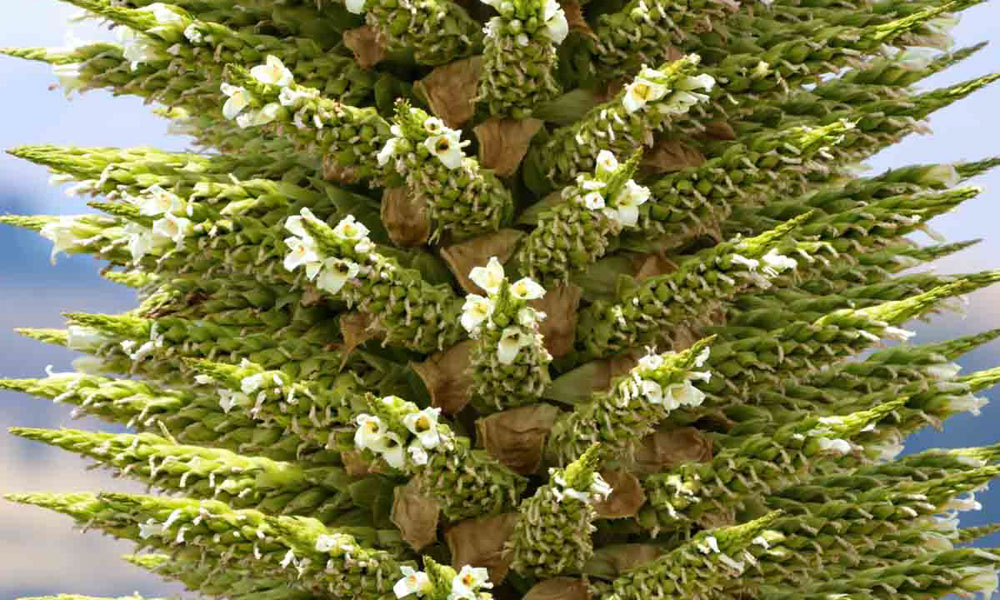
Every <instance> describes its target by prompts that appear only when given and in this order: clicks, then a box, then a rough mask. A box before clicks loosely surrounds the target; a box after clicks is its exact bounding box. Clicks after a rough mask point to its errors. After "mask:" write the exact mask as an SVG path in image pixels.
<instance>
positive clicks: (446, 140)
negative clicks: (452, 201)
mask: <svg viewBox="0 0 1000 600" xmlns="http://www.w3.org/2000/svg"><path fill="white" fill-rule="evenodd" d="M410 114H411V116H418V115H420V114H421V113H420V112H418V111H416V110H415V109H410ZM389 131H390V132H391V133H392V137H391V138H389V140H388V141H387V142H386V143H385V145H384V146H383V147H382V150H380V151H379V153H378V157H377V158H378V164H379V166H380V167H384V166H386V165H387V164H389V161H390V160H392V159H393V157H396V156H402V155H403V154H405V153H407V152H411V151H415V152H417V153H421V152H422V151H421V150H420V148H421V147H422V148H423V150H425V151H426V152H427V153H428V154H430V155H431V156H434V157H436V158H437V159H438V160H439V161H441V164H443V165H444V166H445V167H447V168H448V169H457V168H459V167H461V166H462V161H463V160H464V159H465V154H464V153H463V152H462V148H464V147H466V146H468V145H469V144H470V143H471V142H469V141H468V140H466V141H464V142H463V141H462V132H461V131H458V130H455V129H451V128H450V127H448V126H447V125H445V124H444V121H442V120H441V119H439V118H437V117H427V118H425V119H424V120H423V131H422V132H418V133H417V134H414V133H410V134H409V135H407V133H409V132H404V131H403V127H402V126H400V125H399V124H398V123H397V124H394V125H393V126H392V127H391V128H390V130H389ZM421 134H422V135H421Z"/></svg>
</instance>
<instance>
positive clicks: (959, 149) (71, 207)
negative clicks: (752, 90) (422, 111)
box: [0, 0, 1000, 600]
mask: <svg viewBox="0 0 1000 600" xmlns="http://www.w3.org/2000/svg"><path fill="white" fill-rule="evenodd" d="M0 8H2V9H3V10H2V11H0V14H3V15H4V18H3V19H0V46H42V45H49V46H59V45H63V44H64V42H65V39H66V38H65V36H66V33H67V32H68V31H69V30H70V29H71V28H72V30H73V32H74V34H75V35H76V36H77V37H78V38H81V39H96V38H97V36H100V35H102V34H103V33H104V32H98V31H97V30H96V29H94V28H93V27H92V26H89V27H88V26H83V25H79V24H74V25H72V26H70V25H67V21H68V19H70V18H71V17H73V16H75V15H76V14H77V11H76V9H74V8H72V7H70V6H68V5H65V4H60V3H57V2H55V0H0ZM997 23H1000V2H993V3H992V4H990V5H986V6H980V7H977V8H974V9H972V10H969V11H968V12H967V13H966V14H965V16H964V17H963V19H962V22H961V24H960V25H959V26H958V27H957V28H956V30H955V32H954V34H955V38H956V40H957V42H958V43H959V44H961V45H968V44H973V43H976V42H979V41H983V40H990V39H992V40H993V41H994V42H1000V34H998V33H997V32H998V29H997V27H996V24H997ZM994 46H996V47H988V48H987V49H986V50H985V51H983V52H980V53H979V54H978V55H977V56H975V57H974V58H972V59H970V60H967V61H966V62H964V63H962V64H961V65H959V66H958V67H956V68H953V69H951V70H950V71H949V72H947V73H944V74H940V75H938V76H936V77H935V78H934V79H933V80H931V81H928V82H927V83H928V85H933V86H940V85H947V84H950V83H952V82H956V81H960V80H963V79H967V78H971V77H975V76H978V75H982V74H985V73H988V72H990V71H991V70H995V69H997V65H1000V44H994ZM54 82H55V78H54V77H53V76H52V75H51V73H50V71H49V69H48V68H47V67H46V66H45V65H42V64H39V63H30V62H26V61H21V60H15V59H10V58H7V57H0V148H4V149H5V148H10V147H12V146H16V145H19V144H35V143H58V144H75V145H81V146H99V145H106V146H134V145H156V146H159V147H161V148H165V149H174V150H179V149H183V147H184V140H183V139H181V138H177V137H170V136H167V127H166V122H165V121H163V120H161V119H159V118H157V117H155V116H153V115H152V114H151V113H150V111H149V109H148V107H145V106H143V104H142V103H141V102H140V101H139V100H137V99H136V98H131V97H122V98H112V97H111V96H110V94H107V93H102V92H90V93H88V94H86V95H85V96H77V97H74V98H72V99H70V100H67V99H66V98H65V97H64V96H63V94H62V92H61V91H59V90H52V89H49V88H50V86H51V85H52V84H53V83H54ZM998 107H1000V85H995V86H993V87H990V88H988V89H986V90H984V91H981V92H979V93H978V94H976V95H974V96H972V97H971V98H969V99H967V100H965V101H963V102H961V103H959V104H957V105H955V106H952V107H950V108H948V109H946V110H944V111H942V112H940V113H938V114H937V115H935V116H934V118H933V119H932V121H931V125H932V127H933V129H934V132H935V135H934V136H933V137H930V136H914V137H911V138H909V139H907V140H906V141H905V142H904V143H902V144H899V145H897V146H895V147H893V148H891V149H889V150H887V151H886V152H884V153H882V154H881V155H879V156H877V157H876V158H875V159H874V160H872V161H871V163H870V165H871V167H872V168H873V172H880V171H882V170H884V169H886V168H889V167H894V166H902V165H906V164H913V163H926V162H948V161H957V160H975V159H980V158H982V157H985V156H989V155H990V154H991V153H994V154H1000V118H998V116H997V108H998ZM977 183H980V184H981V185H983V186H984V187H985V188H986V189H987V191H986V193H984V194H982V195H981V196H980V197H978V198H976V199H974V200H972V201H970V202H967V203H966V204H965V205H963V206H962V207H961V208H960V210H959V211H957V212H956V213H952V214H949V215H945V216H942V217H939V218H938V219H936V220H935V221H934V222H933V223H932V226H933V228H934V230H935V231H936V232H937V233H939V234H940V235H942V236H944V237H945V238H947V239H948V240H950V241H957V240H965V239H972V238H984V239H985V241H984V242H983V243H981V244H979V245H978V246H976V247H973V248H971V249H968V250H966V251H964V252H963V253H961V254H960V255H958V256H953V257H949V258H948V259H946V260H944V261H941V262H940V263H938V265H937V266H936V268H937V269H938V270H939V271H941V272H946V273H957V272H969V271H978V270H983V269H991V268H997V267H1000V234H998V233H997V232H996V229H997V224H998V222H1000V219H998V217H1000V210H998V207H997V203H998V202H1000V195H998V193H997V192H995V191H991V188H992V189H993V190H996V189H1000V185H997V184H998V183H1000V174H997V173H994V174H991V175H987V176H985V177H983V178H981V180H980V181H979V182H977ZM85 211H86V207H85V206H84V202H83V200H81V199H79V198H71V197H67V196H65V195H64V194H63V193H62V192H61V191H60V189H59V188H57V187H53V186H50V185H49V183H48V173H47V172H46V171H45V169H43V168H41V167H36V166H34V165H31V164H30V163H27V162H24V161H19V160H16V159H14V158H12V157H10V156H8V155H6V154H4V155H2V156H0V214H4V213H18V214H74V213H80V212H85ZM99 268H100V265H99V264H98V263H97V261H94V260H91V259H89V258H87V257H72V258H67V257H60V258H59V260H58V263H57V264H55V265H52V264H50V263H49V244H48V242H46V241H45V240H42V239H41V238H39V237H38V236H36V235H35V234H32V233H29V232H23V231H20V230H15V229H12V228H9V227H3V228H2V229H0V375H2V376H4V377H38V376H41V375H43V369H44V367H45V366H46V365H53V367H54V368H55V369H56V370H68V369H69V367H70V361H71V360H72V359H73V358H74V355H73V353H71V352H69V351H67V350H63V349H60V348H54V347H50V346H45V345H42V344H39V343H36V342H32V341H30V340H26V339H24V338H21V337H19V336H17V335H16V334H14V332H13V331H12V330H13V328H14V327H59V326H62V319H61V318H60V313H61V312H62V311H68V310H73V311H87V312H109V313H113V312H118V311H122V310H127V309H129V308H132V307H133V306H134V304H135V299H134V297H133V294H132V293H131V292H129V291H128V290H125V289H123V288H119V287H116V286H114V285H112V284H110V283H108V282H106V281H104V280H102V279H101V278H99V277H98V275H97V271H98V269H99ZM998 301H1000V287H998V288H996V289H994V290H984V291H981V292H978V293H976V294H974V295H972V296H971V297H970V302H969V305H968V307H967V309H966V311H965V314H964V315H959V314H947V315H944V316H942V317H939V318H937V319H936V320H935V322H934V323H933V324H931V325H926V324H916V325H915V326H914V327H911V328H912V329H915V330H916V331H917V332H918V336H917V338H916V341H918V342H930V341H935V340H940V339H946V338H951V337H956V336H958V335H967V334H971V333H976V332H980V331H983V330H986V329H989V328H992V327H997V326H1000V302H998ZM998 350H1000V342H996V343H993V344H990V345H987V346H984V347H981V348H979V349H977V350H976V351H975V352H972V353H971V354H969V355H968V356H966V357H965V358H963V359H962V360H961V361H960V362H961V363H962V365H963V367H964V370H965V372H972V371H976V370H979V369H983V368H988V367H993V366H996V365H997V364H1000V352H998ZM987 396H989V397H991V398H995V397H996V394H995V393H993V392H990V393H988V394H987ZM998 419H1000V402H997V403H996V405H991V406H987V407H986V408H985V409H984V410H983V412H982V415H981V416H979V417H973V416H971V415H963V416H961V417H956V418H954V419H951V420H950V421H949V422H948V423H947V427H946V429H945V431H943V432H938V431H933V430H927V431H924V432H922V433H920V434H918V435H916V436H914V437H912V438H911V439H910V440H909V443H908V445H907V451H908V452H912V451H916V450H920V449H923V448H927V447H932V446H939V447H954V446H963V445H973V444H985V443H990V442H994V441H997V440H998V438H1000V436H998V435H997V434H996V431H997V426H996V423H997V421H998ZM13 425H19V426H31V427H60V426H64V427H78V428H96V427H98V426H100V425H99V424H98V423H96V422H93V421H86V420H85V421H73V420H72V419H70V416H69V410H68V409H67V408H66V407H62V406H53V405H51V404H48V403H46V402H43V401H41V400H38V399H32V398H29V397H27V396H23V395H20V394H12V393H8V392H0V492H4V493H6V492H18V491H44V490H47V491H81V490H97V489H123V490H126V489H127V490H133V491H139V490H140V489H141V488H140V487H139V486H136V485H134V484H132V485H130V484H127V483H125V482H122V481H117V480H114V479H112V478H110V477H109V476H108V475H107V474H106V473H104V472H100V471H86V470H85V467H86V463H85V462H84V461H83V460H80V459H78V458H76V457H75V456H73V455H70V454H68V453H65V452H61V451H57V450H52V449H49V448H48V447H46V446H43V445H40V444H35V443H31V442H26V441H23V440H20V439H17V438H14V437H12V436H10V435H8V434H6V433H5V430H6V428H7V427H10V426H13ZM997 490H1000V486H997V487H996V488H995V489H994V490H993V491H992V492H986V493H984V494H982V495H981V496H980V499H981V501H982V502H983V504H984V509H983V510H982V511H981V512H978V513H964V516H963V523H967V524H981V523H986V522H993V521H997V520H1000V491H997ZM986 542H987V543H992V544H994V545H996V544H1000V536H994V538H993V539H988V540H986ZM129 550H130V545H129V544H126V543H121V542H116V541H114V540H111V539H110V538H105V537H102V536H101V535H100V534H98V533H96V532H90V533H87V534H81V533H79V532H77V531H74V530H72V529H71V527H70V521H69V519H68V518H66V517H61V516H58V515H54V514H51V513H48V512H46V511H42V510H40V509H34V508H30V507H19V506H16V505H12V504H9V503H6V502H2V501H0V599H4V600H7V599H13V598H18V597H22V596H28V595H40V594H53V593H59V592H74V593H80V594H89V595H98V596H100V595H105V596H111V595H114V596H119V595H125V594H129V593H131V592H133V591H138V592H139V593H141V594H142V595H145V596H146V597H150V596H156V595H164V594H173V593H176V592H178V591H179V589H180V588H179V587H176V586H174V585H168V584H165V583H163V582H161V581H159V580H158V579H157V578H155V577H153V576H151V575H149V574H147V573H145V572H143V571H141V570H140V569H138V568H136V567H133V566H131V565H129V564H127V563H124V562H122V561H121V560H118V558H117V557H118V556H119V555H121V554H123V553H127V552H129Z"/></svg>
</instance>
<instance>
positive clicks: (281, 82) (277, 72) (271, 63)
mask: <svg viewBox="0 0 1000 600" xmlns="http://www.w3.org/2000/svg"><path fill="white" fill-rule="evenodd" d="M250 76H251V77H253V78H254V79H256V80H257V81H259V82H261V83H266V84H268V85H276V86H278V87H285V86H287V85H289V84H291V83H292V82H293V81H295V77H294V76H293V75H292V72H291V71H289V70H288V67H286V66H285V65H284V63H282V62H281V59H280V58H278V57H277V56H274V55H268V57H267V58H266V59H265V60H264V64H262V65H257V66H256V67H254V68H252V69H250Z"/></svg>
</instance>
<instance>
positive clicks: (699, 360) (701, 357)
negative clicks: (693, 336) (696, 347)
mask: <svg viewBox="0 0 1000 600" xmlns="http://www.w3.org/2000/svg"><path fill="white" fill-rule="evenodd" d="M711 354H712V349H711V348H705V349H703V350H702V351H701V352H699V353H698V356H696V357H695V358H694V366H696V367H700V366H702V365H704V364H705V361H707V360H708V357H709V356H711ZM708 379H709V378H708V377H707V376H706V377H705V381H708Z"/></svg>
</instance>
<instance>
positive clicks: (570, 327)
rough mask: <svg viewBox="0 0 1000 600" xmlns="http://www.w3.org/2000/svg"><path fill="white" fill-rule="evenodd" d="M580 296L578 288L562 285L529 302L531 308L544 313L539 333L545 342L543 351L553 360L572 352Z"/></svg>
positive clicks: (551, 288) (571, 285) (569, 284)
mask: <svg viewBox="0 0 1000 600" xmlns="http://www.w3.org/2000/svg"><path fill="white" fill-rule="evenodd" d="M580 294H581V290H580V288H579V287H578V286H576V285H573V284H572V283H564V284H559V285H557V286H554V287H550V288H549V289H548V290H546V291H545V295H544V296H542V297H541V298H539V299H538V300H533V301H531V302H529V304H530V305H531V307H532V308H534V309H535V310H540V311H542V312H543V313H545V319H544V320H543V321H542V322H541V324H540V325H539V331H540V332H541V334H542V340H543V341H544V342H545V349H546V350H548V351H549V354H551V355H552V356H553V357H554V358H559V357H560V356H565V355H567V354H569V353H570V352H571V351H572V350H573V342H575V341H576V322H577V317H578V309H579V308H580Z"/></svg>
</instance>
